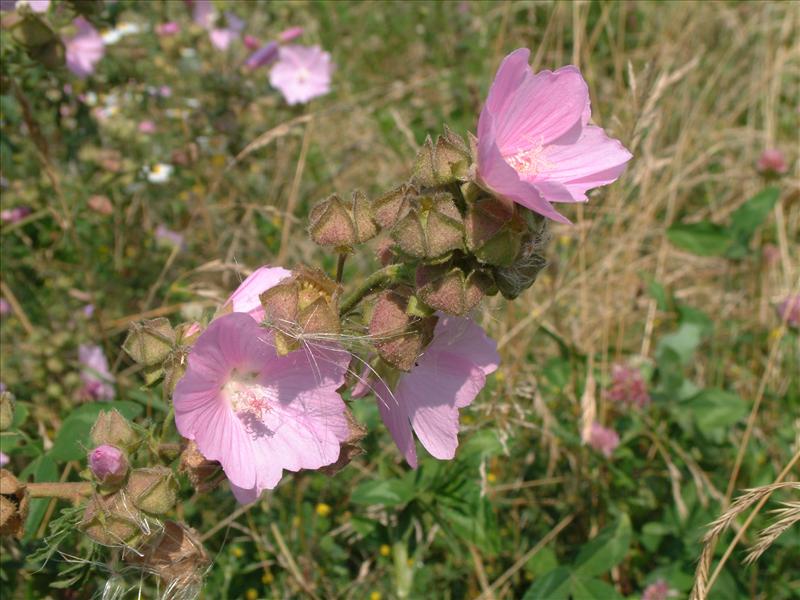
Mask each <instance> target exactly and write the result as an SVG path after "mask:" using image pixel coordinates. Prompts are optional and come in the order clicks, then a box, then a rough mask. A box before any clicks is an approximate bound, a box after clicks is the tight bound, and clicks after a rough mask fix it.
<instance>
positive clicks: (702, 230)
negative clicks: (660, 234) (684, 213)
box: [667, 221, 732, 256]
mask: <svg viewBox="0 0 800 600" xmlns="http://www.w3.org/2000/svg"><path fill="white" fill-rule="evenodd" d="M667 239H669V241H670V242H672V243H673V244H674V245H675V246H677V247H678V248H680V249H681V250H686V251H687V252H691V253H692V254H697V255H699V256H722V255H723V254H725V251H726V250H727V249H728V247H729V246H730V245H731V241H732V239H731V234H730V232H729V231H728V230H727V229H726V228H725V227H722V226H720V225H717V224H716V223H712V222H710V221H700V222H698V223H675V224H674V225H672V226H671V227H670V228H669V229H667Z"/></svg>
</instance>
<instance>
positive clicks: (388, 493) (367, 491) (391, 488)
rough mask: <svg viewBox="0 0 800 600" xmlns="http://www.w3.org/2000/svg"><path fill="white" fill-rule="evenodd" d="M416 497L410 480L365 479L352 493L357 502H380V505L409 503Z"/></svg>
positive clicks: (353, 499) (367, 503)
mask: <svg viewBox="0 0 800 600" xmlns="http://www.w3.org/2000/svg"><path fill="white" fill-rule="evenodd" d="M413 497H414V487H413V486H412V485H410V480H408V479H407V478H405V477H404V478H403V479H389V480H386V481H365V482H364V483H362V484H361V485H359V486H358V487H357V488H356V489H355V490H353V493H352V494H351V495H350V500H351V501H352V502H353V503H355V504H364V505H370V504H378V505H380V506H399V505H401V504H407V503H408V502H409V501H410V500H411V499H412V498H413Z"/></svg>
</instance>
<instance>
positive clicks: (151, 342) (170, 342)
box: [122, 317, 177, 367]
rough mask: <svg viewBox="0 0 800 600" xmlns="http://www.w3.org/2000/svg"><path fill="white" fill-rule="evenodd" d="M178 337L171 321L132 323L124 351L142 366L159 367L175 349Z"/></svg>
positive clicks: (123, 345)
mask: <svg viewBox="0 0 800 600" xmlns="http://www.w3.org/2000/svg"><path fill="white" fill-rule="evenodd" d="M176 339H177V336H176V333H175V330H174V329H173V328H172V325H170V322H169V319H165V318H164V317H159V318H158V319H152V320H150V321H142V322H141V323H132V324H131V326H130V329H129V331H128V337H126V338H125V341H124V342H123V344H122V349H123V350H125V352H127V353H128V355H129V356H130V357H131V358H132V359H133V360H135V361H136V362H137V363H139V364H140V365H144V366H146V367H150V366H153V365H158V364H160V363H162V362H163V361H164V359H165V358H167V355H168V354H169V353H170V352H171V351H172V349H173V348H174V347H175V342H176Z"/></svg>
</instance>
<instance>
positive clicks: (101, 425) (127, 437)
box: [91, 409, 139, 450]
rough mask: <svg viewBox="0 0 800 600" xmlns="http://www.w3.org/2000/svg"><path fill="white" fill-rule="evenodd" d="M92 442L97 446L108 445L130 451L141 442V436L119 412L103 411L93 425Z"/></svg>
mask: <svg viewBox="0 0 800 600" xmlns="http://www.w3.org/2000/svg"><path fill="white" fill-rule="evenodd" d="M91 438H92V442H94V444H95V445H96V446H102V445H104V444H108V445H109V446H116V447H118V448H124V449H126V450H130V449H131V448H132V447H133V446H135V445H136V443H137V442H138V441H139V436H138V435H136V432H135V431H134V430H133V428H132V427H131V425H130V423H128V421H127V419H126V418H125V417H123V416H122V415H121V414H120V413H119V411H117V410H116V409H115V410H109V411H105V410H104V411H101V412H100V414H99V415H97V420H96V421H95V422H94V425H92V432H91Z"/></svg>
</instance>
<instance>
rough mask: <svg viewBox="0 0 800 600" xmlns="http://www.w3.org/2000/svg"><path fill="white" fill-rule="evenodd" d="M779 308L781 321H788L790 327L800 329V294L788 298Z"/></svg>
mask: <svg viewBox="0 0 800 600" xmlns="http://www.w3.org/2000/svg"><path fill="white" fill-rule="evenodd" d="M777 308H778V317H779V318H780V319H781V321H786V324H787V325H789V327H795V328H800V294H795V295H793V296H787V297H786V299H785V300H784V301H783V302H781V303H780V304H779V305H778V307H777Z"/></svg>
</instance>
